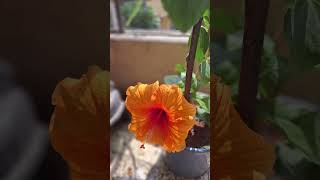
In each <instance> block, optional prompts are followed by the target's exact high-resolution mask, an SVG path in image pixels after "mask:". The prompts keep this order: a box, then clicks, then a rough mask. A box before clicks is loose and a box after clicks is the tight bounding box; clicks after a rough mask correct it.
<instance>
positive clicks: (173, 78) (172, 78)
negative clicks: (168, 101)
mask: <svg viewBox="0 0 320 180" xmlns="http://www.w3.org/2000/svg"><path fill="white" fill-rule="evenodd" d="M179 81H181V78H180V77H179V76H177V75H167V76H165V77H164V82H165V83H166V84H178V83H179Z"/></svg>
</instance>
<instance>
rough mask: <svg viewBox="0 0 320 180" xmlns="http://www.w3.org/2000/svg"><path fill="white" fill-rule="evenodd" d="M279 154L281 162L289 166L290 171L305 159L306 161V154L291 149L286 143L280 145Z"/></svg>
mask: <svg viewBox="0 0 320 180" xmlns="http://www.w3.org/2000/svg"><path fill="white" fill-rule="evenodd" d="M277 147H278V153H279V158H280V160H281V161H282V162H283V163H284V164H285V165H286V166H287V168H288V169H290V170H292V168H293V167H294V166H297V165H298V164H299V163H300V162H301V161H302V160H303V159H305V158H306V157H305V155H304V153H302V152H301V151H299V150H297V149H294V148H290V147H289V146H288V145H286V144H285V143H278V144H277Z"/></svg>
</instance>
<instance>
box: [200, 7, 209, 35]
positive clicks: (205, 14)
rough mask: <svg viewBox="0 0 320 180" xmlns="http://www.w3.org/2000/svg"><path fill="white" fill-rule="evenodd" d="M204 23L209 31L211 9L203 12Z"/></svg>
mask: <svg viewBox="0 0 320 180" xmlns="http://www.w3.org/2000/svg"><path fill="white" fill-rule="evenodd" d="M202 25H203V26H204V28H205V29H206V31H209V29H210V11H209V9H207V10H206V11H205V12H204V13H203V23H202Z"/></svg>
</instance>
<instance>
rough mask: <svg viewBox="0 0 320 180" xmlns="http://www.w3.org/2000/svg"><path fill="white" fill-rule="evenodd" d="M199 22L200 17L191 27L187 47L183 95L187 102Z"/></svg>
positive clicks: (200, 22)
mask: <svg viewBox="0 0 320 180" xmlns="http://www.w3.org/2000/svg"><path fill="white" fill-rule="evenodd" d="M201 24H202V18H201V19H200V20H199V21H198V22H197V23H196V24H195V25H194V26H193V28H192V33H191V43H190V49H189V54H188V56H187V58H186V61H187V71H186V81H185V90H184V97H185V98H186V100H187V101H189V102H190V90H191V81H192V72H193V66H194V59H195V57H196V52H197V44H198V39H199V34H200V28H201Z"/></svg>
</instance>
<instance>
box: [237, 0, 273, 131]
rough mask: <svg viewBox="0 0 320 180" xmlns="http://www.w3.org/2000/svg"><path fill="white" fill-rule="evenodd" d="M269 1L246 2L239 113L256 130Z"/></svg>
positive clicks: (252, 0)
mask: <svg viewBox="0 0 320 180" xmlns="http://www.w3.org/2000/svg"><path fill="white" fill-rule="evenodd" d="M268 9H269V0H260V1H257V0H246V1H245V26H244V36H243V47H242V60H241V71H240V82H239V101H238V105H239V107H238V108H239V109H238V110H239V113H240V115H241V116H242V118H243V120H244V121H245V123H246V124H247V125H248V126H249V128H251V129H254V120H255V111H256V109H255V106H256V101H257V99H256V96H257V89H258V76H259V68H260V61H261V55H262V49H263V40H264V33H265V26H266V20H267V15H268Z"/></svg>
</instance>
